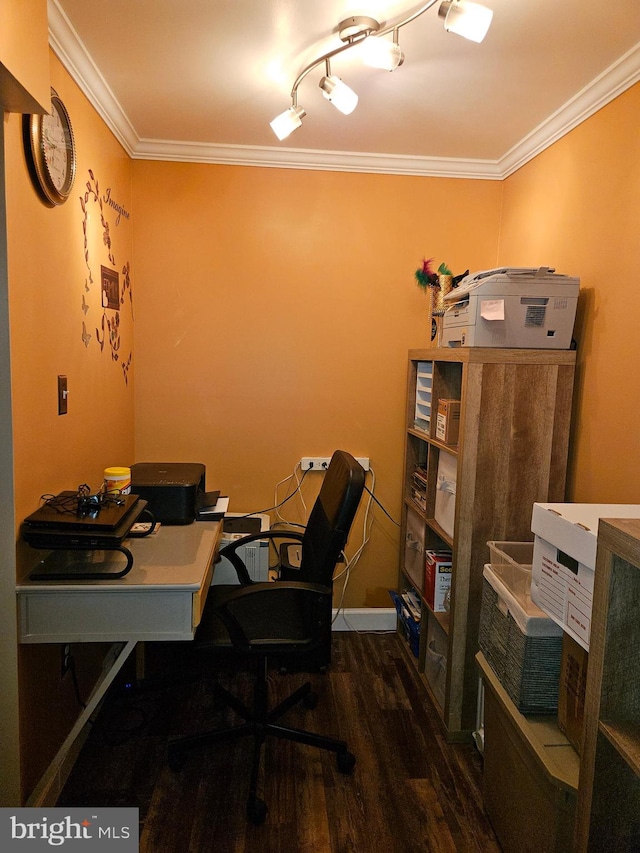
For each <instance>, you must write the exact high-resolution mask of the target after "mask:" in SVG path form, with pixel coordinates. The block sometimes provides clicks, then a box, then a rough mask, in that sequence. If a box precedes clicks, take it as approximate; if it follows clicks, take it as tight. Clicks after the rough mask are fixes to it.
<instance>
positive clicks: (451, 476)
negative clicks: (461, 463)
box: [434, 450, 458, 538]
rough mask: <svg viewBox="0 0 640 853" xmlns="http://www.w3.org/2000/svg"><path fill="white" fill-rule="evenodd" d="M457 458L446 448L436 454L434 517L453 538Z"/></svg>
mask: <svg viewBox="0 0 640 853" xmlns="http://www.w3.org/2000/svg"><path fill="white" fill-rule="evenodd" d="M457 471H458V460H457V459H456V457H455V456H453V455H452V454H451V453H447V451H446V450H441V451H440V454H439V456H438V479H437V482H436V505H435V513H434V518H435V520H436V521H437V522H438V524H439V525H440V527H441V528H442V529H443V530H444V532H445V533H446V534H447V535H448V536H450V537H451V538H453V523H454V518H455V512H456V479H457Z"/></svg>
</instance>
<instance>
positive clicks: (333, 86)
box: [320, 59, 358, 116]
mask: <svg viewBox="0 0 640 853" xmlns="http://www.w3.org/2000/svg"><path fill="white" fill-rule="evenodd" d="M320 88H321V89H322V94H323V95H324V96H325V98H326V99H327V100H328V101H331V103H332V104H333V106H334V107H335V108H336V109H337V110H340V112H341V113H343V114H344V115H346V116H348V115H350V114H351V113H352V112H353V111H354V110H355V108H356V107H357V106H358V96H357V95H356V93H355V92H354V91H353V89H350V88H349V87H348V86H347V85H346V84H345V83H343V82H342V80H341V79H340V78H339V77H336V76H335V75H333V74H332V73H331V66H330V65H329V60H328V59H327V74H326V77H323V78H322V80H321V81H320Z"/></svg>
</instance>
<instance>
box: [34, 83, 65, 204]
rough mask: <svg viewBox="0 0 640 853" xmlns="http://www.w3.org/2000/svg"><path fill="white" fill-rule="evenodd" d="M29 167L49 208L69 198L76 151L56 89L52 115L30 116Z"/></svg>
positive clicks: (52, 99)
mask: <svg viewBox="0 0 640 853" xmlns="http://www.w3.org/2000/svg"><path fill="white" fill-rule="evenodd" d="M28 118H29V126H28V134H29V146H28V149H27V153H28V155H29V158H30V162H29V165H30V167H31V171H32V174H33V178H34V182H35V184H36V187H37V188H38V190H39V191H40V192H41V194H42V195H43V196H44V200H45V201H46V202H47V204H50V205H56V204H62V203H63V202H65V201H66V200H67V199H68V198H69V194H70V193H71V189H72V187H73V181H74V179H75V175H76V147H75V141H74V138H73V129H72V127H71V120H70V118H69V113H68V112H67V110H66V108H65V106H64V104H63V103H62V101H61V100H60V98H59V97H58V95H57V93H56V91H55V90H54V89H52V90H51V112H50V114H49V115H44V116H40V115H32V116H29V117H28Z"/></svg>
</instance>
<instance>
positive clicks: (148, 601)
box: [18, 589, 195, 643]
mask: <svg viewBox="0 0 640 853" xmlns="http://www.w3.org/2000/svg"><path fill="white" fill-rule="evenodd" d="M194 598H195V596H194V593H193V592H192V591H191V590H184V589H183V590H161V589H160V590H135V591H127V592H126V593H122V592H110V591H104V592H102V591H101V592H100V593H99V594H96V592H95V590H93V591H87V592H83V591H66V592H65V594H64V595H60V594H59V593H57V592H56V591H55V590H51V591H46V592H44V591H43V592H38V591H37V590H29V591H28V592H26V591H22V592H20V593H19V595H18V614H19V623H18V624H19V630H20V642H21V643H83V642H85V643H86V642H90V643H100V642H115V641H119V640H122V639H123V638H126V639H129V640H135V641H143V640H191V639H193V634H194V630H195V627H194V624H193V614H194Z"/></svg>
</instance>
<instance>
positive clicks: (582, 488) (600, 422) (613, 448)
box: [499, 84, 640, 503]
mask: <svg viewBox="0 0 640 853" xmlns="http://www.w3.org/2000/svg"><path fill="white" fill-rule="evenodd" d="M638 126H640V84H637V85H636V86H635V87H633V88H632V89H630V90H628V91H627V92H626V93H624V94H623V95H621V96H619V97H618V98H617V99H616V100H614V101H612V102H611V103H610V104H609V105H608V106H606V107H605V108H604V109H602V110H600V112H598V113H597V114H596V115H594V116H593V117H592V118H590V119H589V120H588V121H586V122H585V123H583V124H581V125H580V126H579V127H577V128H576V129H575V130H573V131H572V132H571V133H569V134H568V135H567V136H565V137H564V138H563V139H561V140H560V141H559V142H557V143H556V144H555V145H553V146H552V147H551V148H549V149H548V150H547V151H545V152H544V153H542V154H541V155H540V156H538V157H537V158H536V159H535V160H533V161H532V162H531V163H529V164H528V165H526V166H524V167H523V168H522V169H520V170H519V171H518V172H517V173H516V174H514V175H513V176H511V177H510V178H508V179H507V180H506V181H505V182H504V212H503V219H502V233H501V240H500V253H499V258H500V263H501V264H512V265H529V264H538V263H545V264H550V265H553V266H555V267H556V269H557V270H558V272H564V273H568V274H571V275H577V276H580V279H581V297H580V302H579V311H578V321H577V325H576V333H575V336H576V339H577V341H578V371H577V389H576V395H575V405H574V412H575V414H574V426H573V441H572V457H571V467H570V476H569V492H568V499H569V500H572V501H577V502H595V503H640V485H639V484H638V470H637V466H638V436H639V435H640V403H639V401H640V372H639V371H638V366H639V356H638V331H637V327H638V322H639V317H640V290H639V289H638V284H637V276H638V270H639V269H640V240H639V239H638V222H639V221H640V158H639V157H638V146H637V138H638Z"/></svg>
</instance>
